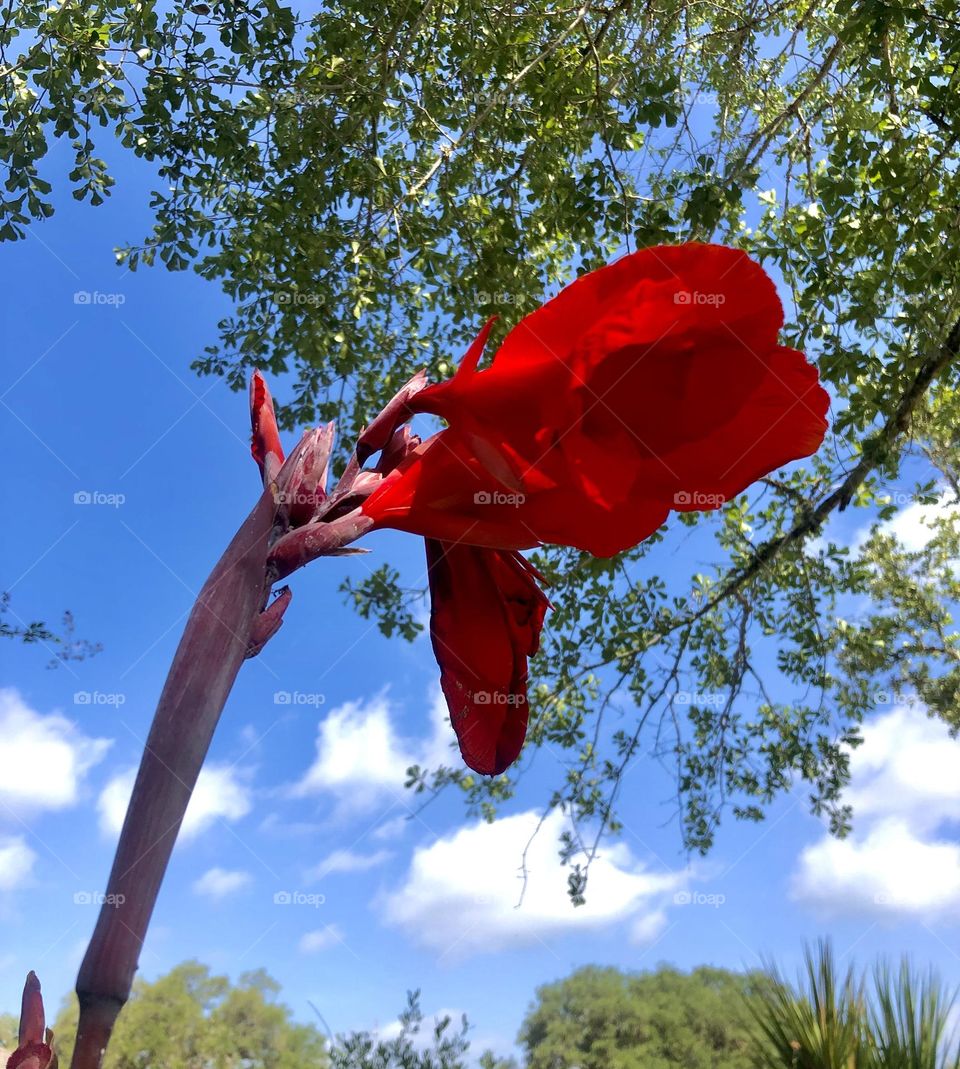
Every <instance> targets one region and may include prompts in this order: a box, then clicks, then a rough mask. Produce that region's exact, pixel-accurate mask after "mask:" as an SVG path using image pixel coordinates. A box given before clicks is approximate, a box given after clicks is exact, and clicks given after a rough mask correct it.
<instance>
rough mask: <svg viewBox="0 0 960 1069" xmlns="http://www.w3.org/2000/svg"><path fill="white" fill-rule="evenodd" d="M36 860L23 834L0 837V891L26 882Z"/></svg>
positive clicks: (9, 889)
mask: <svg viewBox="0 0 960 1069" xmlns="http://www.w3.org/2000/svg"><path fill="white" fill-rule="evenodd" d="M36 860H37V855H36V854H35V853H34V852H33V851H32V850H31V849H30V847H29V846H27V842H26V840H25V839H24V838H23V836H21V835H16V836H10V837H9V838H5V839H0V891H12V890H13V889H14V888H15V887H19V886H20V885H21V884H24V883H26V882H27V881H28V880H29V879H30V875H31V873H32V871H33V865H34V862H35V861H36Z"/></svg>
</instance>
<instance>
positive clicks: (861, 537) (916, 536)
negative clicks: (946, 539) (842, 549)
mask: <svg viewBox="0 0 960 1069" xmlns="http://www.w3.org/2000/svg"><path fill="white" fill-rule="evenodd" d="M958 515H960V505H958V504H956V502H955V499H954V494H953V491H952V490H948V489H944V490H943V491H941V493H940V496H939V497H938V498H937V500H936V501H935V502H934V503H933V504H930V505H924V504H921V503H920V502H919V501H914V502H912V503H911V504H909V505H907V506H906V507H905V508H902V509H900V510H899V512H897V513H896V514H895V515H894V516H892V517H891V518H890V519H889V520H886V521H884V522H883V523H881V524H880V526H879V530H880V533H881V534H885V535H893V536H894V537H895V538H896V539H897V541H899V542H900V543H902V545H903V548H904V549H906V550H907V551H908V552H910V553H916V552H917V551H918V550H921V549H923V548H924V546H926V544H927V543H928V542H929V541H930V539H931V538H932V537H933V535H934V533H935V531H934V528H933V527H932V526H931V524H933V523H935V522H936V521H937V520H939V519H945V520H950V519H951V518H953V517H955V516H958ZM871 526H872V525H871V524H867V525H866V526H864V527H861V528H860V530H859V531H857V533H856V534H855V535H854V537H853V540H852V543H851V552H852V553H853V554H858V553H860V551H861V550H862V549H863V546H864V544H865V542H866V541H867V539H868V538H869V537H870V529H871Z"/></svg>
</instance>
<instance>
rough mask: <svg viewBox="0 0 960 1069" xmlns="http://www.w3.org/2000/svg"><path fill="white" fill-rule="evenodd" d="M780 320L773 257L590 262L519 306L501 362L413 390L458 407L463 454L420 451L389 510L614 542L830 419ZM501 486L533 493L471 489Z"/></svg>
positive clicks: (493, 538)
mask: <svg viewBox="0 0 960 1069" xmlns="http://www.w3.org/2000/svg"><path fill="white" fill-rule="evenodd" d="M782 322H783V310H782V307H781V305H780V301H779V299H778V298H777V294H776V290H775V288H774V285H773V283H772V281H771V280H770V279H769V277H768V276H767V275H766V273H765V272H764V271H763V269H762V267H761V266H760V265H759V264H757V263H755V262H753V261H752V260H750V258H749V257H748V256H747V255H746V254H745V253H743V252H741V251H739V250H737V249H732V248H727V247H725V246H721V245H701V244H696V243H691V244H687V245H678V246H661V247H658V248H653V249H645V250H643V251H641V252H638V253H634V254H633V255H631V256H626V257H624V258H623V259H621V260H619V261H617V262H616V263H614V264H611V265H609V266H608V267H604V268H601V269H600V270H599V271H594V272H592V273H590V274H588V275H584V276H583V277H581V278H580V279H578V280H577V281H576V282H574V283H573V284H572V285H570V286H568V287H567V288H566V289H564V290H563V291H562V292H561V293H560V294H559V296H557V297H556V298H554V300H552V301H550V302H548V303H547V304H546V305H544V307H543V308H541V309H539V310H538V311H537V312H534V313H533V314H532V315H530V316H527V317H526V318H525V319H524V320H522V321H521V322H520V323H519V324H518V325H517V326H516V327H515V328H514V329H513V331H511V332H510V334H509V335H508V336H507V339H506V341H505V342H504V344H503V346H502V347H501V349H500V350H499V352H498V353H497V354H496V356H495V358H494V361H493V365H492V367H491V368H489V369H487V370H485V371H480V372H474V373H471V374H468V375H461V374H459V373H458V375H457V376H456V377H455V378H454V379H453V380H451V382H449V383H444V384H443V385H442V386H439V387H430V388H429V389H427V390H425V391H423V393H422V394H421V395H420V396H419V397H418V398H417V401H416V402H415V407H416V406H421V407H422V410H423V411H431V412H435V413H436V414H438V415H441V416H443V417H444V418H446V419H447V420H448V421H449V422H450V425H451V427H450V430H448V431H446V432H444V436H441V438H442V440H443V441H444V442H445V443H447V444H448V445H449V446H450V447H451V448H452V450H453V452H454V453H455V454H456V457H457V458H458V460H459V463H460V468H461V470H460V472H457V470H456V468H455V466H454V465H452V464H450V463H446V462H445V458H444V457H443V456H441V455H440V454H439V453H437V452H434V453H432V454H429V453H424V454H423V456H422V458H421V460H419V461H418V462H417V463H416V465H412V466H411V469H410V474H409V478H410V479H411V482H412V483H415V484H416V487H415V492H414V493H412V495H411V496H410V497H409V499H408V500H407V501H406V502H404V501H403V493H402V492H401V488H400V487H397V486H393V487H391V488H390V489H389V491H388V490H387V488H384V494H385V495H386V494H387V493H389V494H390V495H391V496H392V498H393V501H394V504H395V506H397V507H395V508H393V509H392V510H391V511H390V515H389V516H384V517H383V522H384V523H385V524H386V525H389V526H398V527H403V528H404V529H406V530H413V531H418V532H420V533H423V534H426V535H428V536H434V537H444V538H451V537H455V538H458V539H464V540H467V541H474V540H475V539H474V535H473V533H472V530H474V529H475V530H476V531H477V538H476V541H478V542H480V543H482V544H485V545H497V544H499V545H503V546H519V545H521V542H520V537H521V536H522V534H523V533H525V534H526V535H527V537H528V538H529V539H531V540H532V539H535V540H539V541H542V542H556V543H561V544H567V545H573V546H576V547H578V548H580V549H584V550H588V551H589V552H591V553H595V554H599V555H604V556H606V555H610V554H612V553H615V552H618V551H620V550H623V549H627V548H629V547H631V546H634V545H636V544H637V543H638V542H639V541H641V540H642V539H643V538H646V537H648V536H649V534H651V533H652V532H653V531H655V530H656V529H657V527H658V526H659V525H660V524H661V523H662V522H663V521H664V519H665V518H666V516H667V513H668V511H669V509H670V508H674V507H675V508H679V509H681V510H685V509H689V508H698V509H704V508H713V507H717V506H718V505H720V504H722V503H723V502H724V501H725V500H727V499H729V497H731V496H733V495H735V494H736V493H739V492H740V491H741V490H743V489H744V488H745V487H746V486H748V485H749V484H750V483H751V482H752V481H753V480H755V479H757V478H758V477H760V476H762V475H764V474H766V473H767V472H769V471H773V470H774V469H775V468H777V467H780V466H781V465H782V464H784V463H787V462H788V461H791V460H795V459H799V458H801V457H804V456H808V455H810V454H811V453H813V452H815V451H816V449H817V448H818V447H819V445H820V443H821V441H822V439H823V435H824V434H825V432H826V427H827V424H826V421H825V419H824V415H825V413H826V410H827V406H828V403H829V398H828V395H827V394H826V392H825V391H824V390H822V389H821V388H820V386H819V385H818V384H817V375H816V371H815V370H814V369H813V368H812V367H811V366H810V365H809V364H807V363H806V362H805V360H804V359H803V357H802V355H801V354H797V353H793V352H792V351H788V350H785V349H783V348H782V347H780V346H778V345H777V332H778V330H779V328H780V326H781V325H782ZM788 352H789V353H790V355H787V354H788ZM419 469H422V470H419ZM491 486H493V487H496V488H499V489H500V490H502V491H513V492H514V493H515V494H520V495H521V496H522V497H523V498H524V503H523V504H522V506H520V507H518V508H516V510H515V515H514V516H512V517H511V516H510V515H509V514H508V513H506V512H505V510H501V511H500V513H497V512H496V511H495V510H493V509H489V508H488V509H484V510H482V511H481V510H479V509H477V508H473V507H472V503H471V498H470V496H469V493H468V492H470V493H476V492H482V490H483V489H489V488H490V487H491ZM411 489H414V488H413V487H411ZM404 509H407V510H408V515H407V516H406V517H405V518H403V519H401V518H400V513H401V512H403V510H404ZM440 510H443V511H445V512H446V513H447V514H448V515H447V516H446V518H445V519H446V525H445V526H444V524H443V522H442V521H441V520H440V518H439V517H438V516H437V515H436V513H437V512H438V511H440ZM454 519H455V522H454ZM471 522H472V523H473V524H474V527H473V528H472V527H471ZM511 539H512V541H511ZM527 544H529V541H528V542H527Z"/></svg>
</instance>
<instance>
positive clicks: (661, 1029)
mask: <svg viewBox="0 0 960 1069" xmlns="http://www.w3.org/2000/svg"><path fill="white" fill-rule="evenodd" d="M750 984H751V980H750V978H749V977H747V976H743V975H740V974H738V973H732V972H728V971H726V970H724V969H713V968H709V967H707V966H703V967H701V968H699V969H695V970H694V971H693V972H691V973H689V974H686V973H681V972H678V971H677V970H676V969H672V968H669V967H666V966H661V967H660V968H658V969H657V970H656V971H655V972H647V973H632V974H631V973H623V972H621V971H620V970H618V969H614V968H599V967H597V966H588V967H587V968H584V969H578V970H577V971H576V972H575V973H573V974H572V975H571V976H569V977H567V978H566V979H565V980H559V981H557V982H556V983H552V984H546V985H544V986H543V987H541V988H538V990H537V999H536V1003H535V1004H534V1006H533V1008H532V1009H531V1010H530V1012H529V1013H528V1014H527V1017H526V1018H525V1020H524V1022H523V1027H522V1028H521V1030H520V1043H521V1045H522V1047H523V1050H524V1053H525V1057H526V1061H525V1064H526V1067H527V1069H574V1067H579V1069H670V1067H672V1066H683V1067H684V1069H745V1067H746V1066H747V1065H748V1064H749V1062H748V1060H747V1055H748V1051H749V1045H750V1040H749V1037H750V1019H749V1016H748V1013H747V1008H746V997H747V994H748V992H749V990H750Z"/></svg>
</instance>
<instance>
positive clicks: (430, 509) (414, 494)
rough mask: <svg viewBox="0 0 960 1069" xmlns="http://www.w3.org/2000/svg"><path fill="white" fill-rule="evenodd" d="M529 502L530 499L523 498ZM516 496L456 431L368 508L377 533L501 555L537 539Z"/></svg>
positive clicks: (408, 465)
mask: <svg viewBox="0 0 960 1069" xmlns="http://www.w3.org/2000/svg"><path fill="white" fill-rule="evenodd" d="M520 497H525V495H522V494H521V495H520ZM517 502H518V497H517V495H516V493H515V492H514V491H512V490H509V489H508V488H506V487H504V486H502V485H501V484H500V483H498V482H497V480H496V479H494V478H492V477H491V475H490V474H489V472H488V471H487V470H486V468H485V467H484V466H483V464H481V463H480V461H479V460H478V458H477V457H476V456H475V455H474V450H473V448H472V446H471V444H470V443H469V442H468V441H467V439H466V438H465V437H464V436H463V435H461V434H459V433H458V432H456V431H453V430H446V431H441V433H440V434H435V435H433V436H432V437H431V438H428V439H427V440H426V441H425V442H423V443H422V444H421V445H420V446H418V447H417V448H416V449H414V450H413V451H412V453H411V454H410V455H409V456H408V457H407V459H406V460H404V461H403V462H402V463H401V464H400V465H399V467H397V468H396V469H395V470H394V471H393V472H391V473H390V474H389V475H387V476H386V477H385V478H384V480H383V481H382V482H381V483H380V485H379V486H378V487H377V488H376V489H375V490H374V491H373V493H372V494H371V495H370V496H369V497H368V498H367V500H366V501H365V502H364V503H363V504H362V506H361V510H362V511H363V513H364V514H365V515H367V516H370V517H371V518H372V519H373V520H374V521H375V524H376V526H377V527H392V528H394V529H395V530H398V531H410V532H412V533H414V534H422V535H424V536H425V537H427V538H437V539H442V540H444V541H448V542H466V543H469V544H470V545H476V546H491V547H497V548H500V549H529V548H531V547H533V546H536V545H537V544H538V541H539V540H538V538H537V535H536V534H535V533H534V532H533V531H532V530H531V528H530V526H529V525H528V524H527V523H526V522H525V520H524V518H523V514H522V513H523V509H522V508H520V507H519V506H518V503H517Z"/></svg>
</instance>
